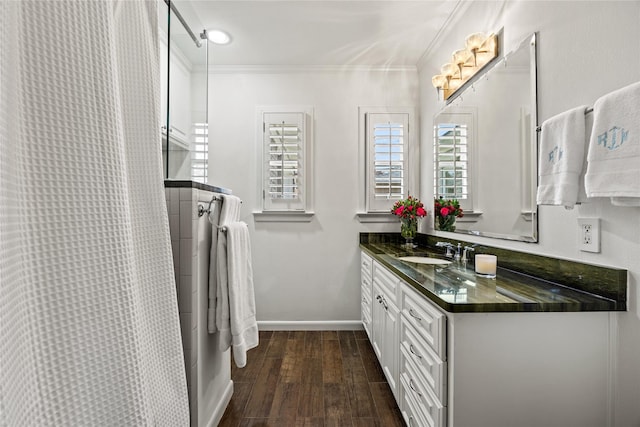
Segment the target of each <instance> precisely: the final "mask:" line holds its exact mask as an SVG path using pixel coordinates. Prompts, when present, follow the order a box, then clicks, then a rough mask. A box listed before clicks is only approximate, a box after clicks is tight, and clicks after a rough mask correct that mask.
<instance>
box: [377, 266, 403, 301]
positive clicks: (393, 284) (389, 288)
mask: <svg viewBox="0 0 640 427" xmlns="http://www.w3.org/2000/svg"><path fill="white" fill-rule="evenodd" d="M373 281H374V282H375V283H378V285H379V286H380V289H382V291H383V292H384V293H385V294H386V297H387V299H389V300H390V301H392V302H393V304H396V305H397V300H398V298H397V296H396V295H397V291H398V286H399V285H400V280H399V279H398V278H397V277H396V276H394V275H393V274H392V273H390V272H389V271H388V270H387V269H386V268H385V267H383V266H381V265H380V264H378V263H377V262H375V261H374V262H373Z"/></svg>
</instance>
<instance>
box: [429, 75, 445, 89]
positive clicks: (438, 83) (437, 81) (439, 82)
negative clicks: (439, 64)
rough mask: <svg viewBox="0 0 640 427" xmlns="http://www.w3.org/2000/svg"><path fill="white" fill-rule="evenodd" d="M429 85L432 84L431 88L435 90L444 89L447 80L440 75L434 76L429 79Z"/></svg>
mask: <svg viewBox="0 0 640 427" xmlns="http://www.w3.org/2000/svg"><path fill="white" fill-rule="evenodd" d="M431 84H433V87H435V88H436V89H444V88H445V87H446V86H447V78H446V77H445V76H443V75H442V74H436V75H435V76H433V77H431Z"/></svg>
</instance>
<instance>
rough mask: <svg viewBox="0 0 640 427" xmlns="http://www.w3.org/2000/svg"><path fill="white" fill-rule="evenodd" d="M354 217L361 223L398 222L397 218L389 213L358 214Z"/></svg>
mask: <svg viewBox="0 0 640 427" xmlns="http://www.w3.org/2000/svg"><path fill="white" fill-rule="evenodd" d="M356 217H357V218H358V221H360V222H361V223H369V222H398V218H397V217H395V216H393V215H392V214H391V213H390V212H358V213H356Z"/></svg>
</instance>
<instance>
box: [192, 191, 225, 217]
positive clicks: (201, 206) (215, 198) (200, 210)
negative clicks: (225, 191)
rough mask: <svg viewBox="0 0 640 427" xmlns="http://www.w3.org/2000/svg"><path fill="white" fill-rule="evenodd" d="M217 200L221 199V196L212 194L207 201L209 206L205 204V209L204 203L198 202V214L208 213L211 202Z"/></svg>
mask: <svg viewBox="0 0 640 427" xmlns="http://www.w3.org/2000/svg"><path fill="white" fill-rule="evenodd" d="M217 200H222V197H220V196H216V195H214V196H213V197H212V198H211V200H210V201H209V206H207V209H205V208H204V205H201V204H200V203H198V216H202V215H204V214H210V213H211V204H212V203H213V202H215V201H217Z"/></svg>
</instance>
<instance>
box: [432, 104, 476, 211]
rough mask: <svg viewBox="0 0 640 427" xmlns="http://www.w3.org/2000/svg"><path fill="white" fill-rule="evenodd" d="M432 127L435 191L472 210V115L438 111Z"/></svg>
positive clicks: (465, 208)
mask: <svg viewBox="0 0 640 427" xmlns="http://www.w3.org/2000/svg"><path fill="white" fill-rule="evenodd" d="M433 131H434V135H433V140H434V144H433V158H434V168H433V171H434V176H433V183H434V194H435V195H436V196H441V197H443V198H445V199H457V200H458V201H459V202H460V206H461V207H462V208H463V209H464V210H467V211H472V210H473V200H472V197H471V194H472V191H471V186H472V182H471V171H470V152H471V150H470V141H471V134H472V132H473V115H472V114H470V113H453V114H446V115H445V114H441V115H440V116H439V117H438V118H437V120H436V123H435V125H434V130H433Z"/></svg>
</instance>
